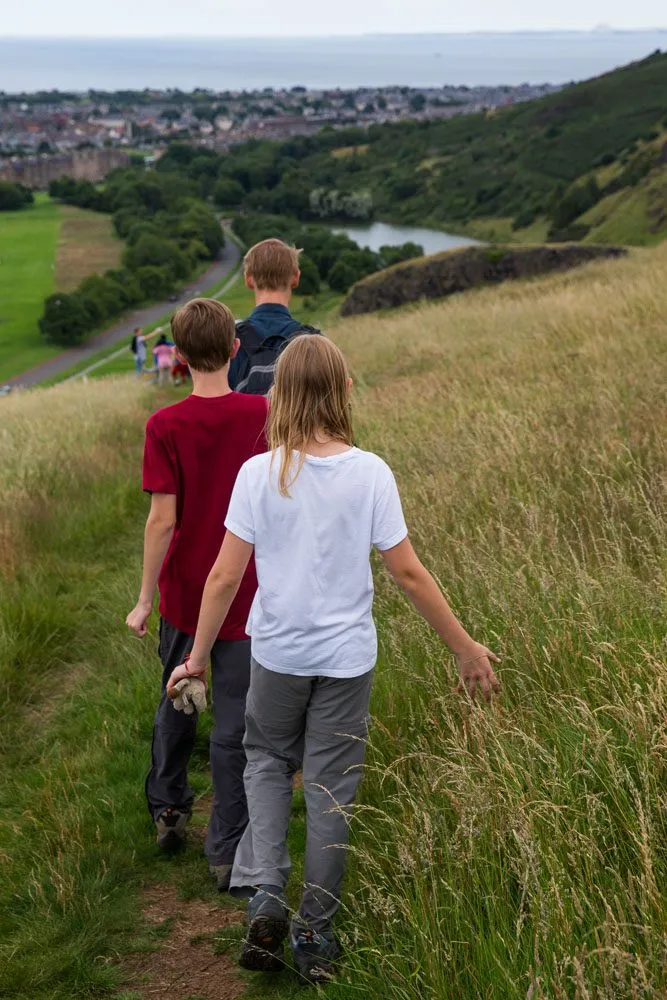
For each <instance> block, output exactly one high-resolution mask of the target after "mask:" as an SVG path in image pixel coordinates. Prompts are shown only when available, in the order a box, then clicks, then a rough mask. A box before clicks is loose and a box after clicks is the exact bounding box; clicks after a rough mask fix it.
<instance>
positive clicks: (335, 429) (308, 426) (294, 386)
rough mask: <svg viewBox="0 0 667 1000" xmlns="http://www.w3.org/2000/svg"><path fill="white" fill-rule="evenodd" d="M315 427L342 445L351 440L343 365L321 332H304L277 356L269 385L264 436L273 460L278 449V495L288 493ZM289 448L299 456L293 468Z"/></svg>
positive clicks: (336, 351) (302, 461)
mask: <svg viewBox="0 0 667 1000" xmlns="http://www.w3.org/2000/svg"><path fill="white" fill-rule="evenodd" d="M318 432H324V433H325V434H327V435H328V436H329V437H330V438H332V439H333V440H334V441H340V442H341V443H343V444H349V445H352V443H353V440H354V432H353V430H352V415H351V413H350V399H349V380H348V373H347V364H346V363H345V358H344V357H343V354H342V352H341V351H340V350H339V349H338V348H337V347H336V345H335V344H333V343H332V342H331V341H330V340H327V338H326V337H323V336H317V335H316V334H304V335H302V336H300V337H295V338H294V340H292V341H291V342H290V343H289V344H288V345H287V347H286V348H285V350H284V351H283V352H282V354H281V355H280V358H279V359H278V364H277V365H276V378H275V382H274V385H273V389H272V390H271V410H270V413H269V419H268V423H267V436H268V439H269V447H270V448H271V451H272V453H273V454H272V459H271V461H272V462H273V459H274V458H275V457H276V455H277V453H278V451H280V471H279V474H278V488H279V490H280V494H281V496H284V497H288V496H289V488H290V486H292V485H293V484H294V482H295V480H296V478H297V476H298V475H299V473H300V472H301V469H302V468H303V463H304V461H305V458H306V447H307V445H308V442H309V441H310V440H312V438H314V437H315V435H316V434H317V433H318ZM294 452H298V456H299V457H298V461H297V463H296V467H295V466H294V461H293V455H294Z"/></svg>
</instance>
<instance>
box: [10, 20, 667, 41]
mask: <svg viewBox="0 0 667 1000" xmlns="http://www.w3.org/2000/svg"><path fill="white" fill-rule="evenodd" d="M643 33H654V34H663V33H667V24H666V25H664V26H661V25H647V26H644V27H633V28H629V27H616V26H614V25H606V24H604V25H594V26H592V27H590V28H573V27H569V28H568V27H561V28H546V27H545V28H513V29H507V30H506V29H502V28H498V29H495V28H475V29H468V30H463V29H462V30H460V31H455V30H454V31H427V30H425V31H365V32H326V33H323V34H301V33H297V34H257V35H249V34H245V33H241V34H229V35H224V34H219V35H210V34H209V35H199V34H192V35H190V34H183V32H174V33H173V34H170V33H163V34H140V35H110V34H52V35H39V34H37V35H33V34H23V33H21V34H6V35H5V34H0V41H25V40H29V41H40V42H41V41H45V42H50V41H97V42H101V41H144V40H146V39H150V40H152V41H157V40H160V41H162V40H164V41H202V42H205V41H211V42H217V41H296V40H299V41H301V40H312V39H317V40H322V39H363V38H452V37H466V36H467V37H474V36H507V35H564V34H567V35H573V34H574V35H605V34H608V35H620V34H622V35H634V34H643Z"/></svg>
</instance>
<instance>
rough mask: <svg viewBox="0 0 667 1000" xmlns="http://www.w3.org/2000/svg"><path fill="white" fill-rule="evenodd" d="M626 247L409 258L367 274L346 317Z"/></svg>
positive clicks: (345, 308) (482, 250)
mask: <svg viewBox="0 0 667 1000" xmlns="http://www.w3.org/2000/svg"><path fill="white" fill-rule="evenodd" d="M626 253H627V251H626V250H624V249H623V248H621V247H604V246H594V245H590V244H586V245H584V244H580V243H567V244H563V245H560V246H559V245H546V246H531V247H466V248H465V249H462V250H450V251H447V252H445V253H441V254H435V255H434V256H432V257H422V258H420V259H419V260H411V261H406V262H405V263H403V264H397V265H396V266H395V267H391V268H388V269H387V270H386V271H380V272H379V273H378V274H373V275H370V276H369V277H368V278H364V279H363V280H362V281H359V282H358V283H357V284H356V285H353V287H352V288H351V289H350V291H349V292H348V295H347V297H346V299H345V301H344V302H343V305H342V306H341V315H342V316H354V315H358V314H359V313H366V312H375V311H377V310H379V309H392V308H395V307H397V306H402V305H405V304H406V303H408V302H418V301H419V300H420V299H439V298H444V297H446V296H447V295H453V294H454V293H455V292H464V291H466V290H467V289H469V288H476V287H478V286H480V285H486V284H496V283H498V282H501V281H510V280H512V279H515V278H529V277H533V276H536V275H539V274H548V273H549V272H550V271H566V270H568V269H569V268H572V267H578V266H579V265H581V264H586V263H588V262H589V261H591V260H598V259H600V258H604V257H621V256H623V255H625V254H626Z"/></svg>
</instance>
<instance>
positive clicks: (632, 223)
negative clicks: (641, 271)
mask: <svg viewBox="0 0 667 1000" xmlns="http://www.w3.org/2000/svg"><path fill="white" fill-rule="evenodd" d="M666 195H667V170H665V169H662V170H659V171H656V172H655V173H654V174H652V175H650V176H649V177H648V178H646V179H645V180H644V181H643V182H642V183H641V184H638V185H637V187H632V188H624V189H623V190H622V191H618V192H617V193H616V194H612V195H609V196H608V197H607V198H603V200H602V201H600V202H598V204H597V205H595V206H594V207H593V208H591V209H590V211H588V212H587V213H586V214H585V215H582V216H581V218H580V219H579V220H577V221H581V222H584V223H586V224H587V225H589V226H590V227H591V230H590V232H589V233H588V235H587V236H586V237H585V241H586V242H591V243H616V244H618V243H629V244H632V245H634V246H655V245H656V244H657V243H660V242H661V241H662V240H663V239H664V238H665V235H667V200H666Z"/></svg>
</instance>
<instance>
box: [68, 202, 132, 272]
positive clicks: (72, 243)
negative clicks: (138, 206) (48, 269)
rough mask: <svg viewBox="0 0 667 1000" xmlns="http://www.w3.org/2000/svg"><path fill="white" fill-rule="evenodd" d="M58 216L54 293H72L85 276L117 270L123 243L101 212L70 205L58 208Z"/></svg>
mask: <svg viewBox="0 0 667 1000" xmlns="http://www.w3.org/2000/svg"><path fill="white" fill-rule="evenodd" d="M60 212H61V215H62V224H61V226H60V234H59V237H58V246H57V250H56V272H55V282H54V286H55V289H56V291H58V292H73V291H74V289H75V288H77V287H78V285H79V284H80V283H81V282H82V281H83V279H84V278H87V277H88V276H89V275H91V274H102V273H103V272H104V271H108V270H109V269H111V268H115V267H119V266H120V260H121V257H122V254H123V243H122V241H121V240H120V239H119V238H118V236H117V235H116V233H115V231H114V228H113V222H112V220H111V216H110V215H108V214H106V213H104V212H91V211H89V210H88V209H84V208H76V207H75V206H74V205H61V206H60Z"/></svg>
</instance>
